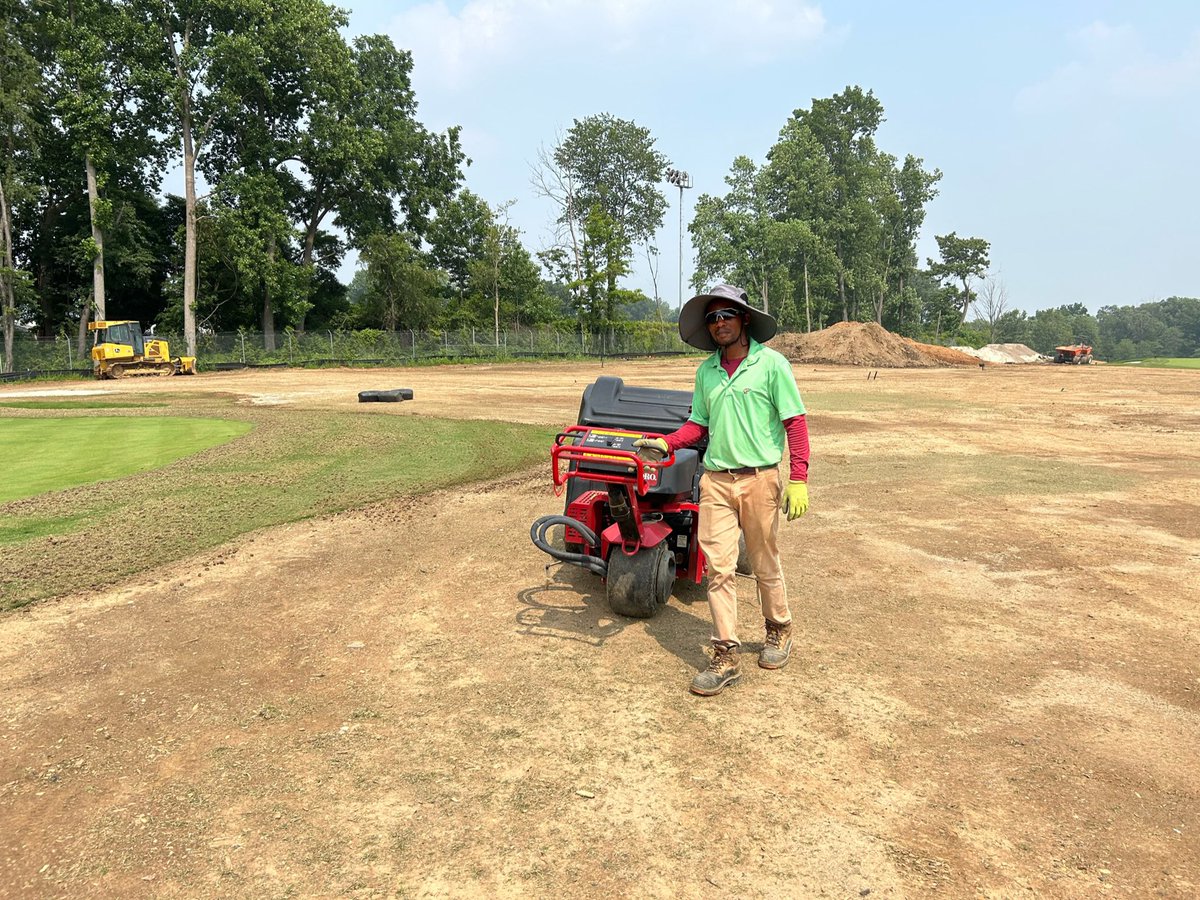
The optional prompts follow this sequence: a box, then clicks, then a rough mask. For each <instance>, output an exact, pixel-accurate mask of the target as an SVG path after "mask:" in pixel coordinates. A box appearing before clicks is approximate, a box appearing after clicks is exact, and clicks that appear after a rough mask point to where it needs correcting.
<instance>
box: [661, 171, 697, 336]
mask: <svg viewBox="0 0 1200 900" xmlns="http://www.w3.org/2000/svg"><path fill="white" fill-rule="evenodd" d="M667 184H673V185H675V186H676V187H677V188H679V310H680V312H682V311H683V189H684V188H690V187H691V186H692V176H691V175H689V174H688V173H687V172H683V171H680V170H679V169H667Z"/></svg>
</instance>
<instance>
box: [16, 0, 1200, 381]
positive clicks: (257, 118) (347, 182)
mask: <svg viewBox="0 0 1200 900" xmlns="http://www.w3.org/2000/svg"><path fill="white" fill-rule="evenodd" d="M346 25H347V15H346V13H345V11H343V10H340V9H338V8H337V7H334V6H332V5H330V4H328V3H325V2H323V0H275V2H273V3H270V4H264V3H261V2H260V0H0V310H2V316H0V318H2V320H3V331H4V340H5V366H6V368H7V369H11V368H12V341H13V335H14V331H15V330H16V328H17V327H18V325H20V326H22V327H27V328H30V329H32V330H34V331H36V332H37V333H39V334H41V335H43V336H52V335H63V334H67V333H71V334H73V335H74V336H75V339H76V340H78V342H79V344H80V345H81V349H82V344H83V342H84V338H85V336H86V328H87V323H88V322H89V321H90V320H93V319H99V318H104V317H110V318H128V319H136V320H139V321H141V322H143V323H146V324H151V323H153V324H156V325H158V326H160V327H161V329H163V330H166V331H170V332H172V333H180V334H183V335H184V340H185V342H186V345H187V350H188V352H193V351H194V348H195V345H196V335H197V332H198V331H199V332H226V331H237V330H244V331H255V332H261V333H262V335H263V342H264V349H265V350H267V351H271V350H273V349H274V348H275V346H276V340H277V337H276V336H277V333H278V332H279V331H280V330H281V329H291V330H292V331H294V332H304V331H305V330H306V329H312V330H326V329H338V330H353V329H361V328H377V329H383V330H388V331H391V330H396V329H414V330H429V329H437V328H471V329H478V330H483V331H490V332H491V333H492V334H493V335H494V336H495V339H496V341H497V342H498V341H499V340H500V333H501V327H502V324H510V323H511V324H519V325H538V324H543V323H557V324H559V325H570V326H572V327H576V328H578V329H579V330H580V331H581V332H590V333H599V332H601V331H602V330H604V329H612V328H613V327H614V326H620V325H621V323H623V322H630V321H636V320H647V319H658V320H662V321H666V320H669V319H670V318H672V317H673V316H674V315H675V310H674V309H673V308H672V306H671V305H669V304H666V303H664V302H662V300H661V298H660V297H659V291H658V272H659V267H658V263H659V252H658V248H657V246H656V245H655V235H656V234H657V233H658V232H659V230H660V229H661V228H662V225H663V220H664V214H665V212H666V209H667V206H668V201H667V197H666V195H665V193H664V174H665V173H666V171H667V169H668V167H669V166H670V159H669V158H668V156H667V155H666V154H665V153H663V152H662V151H661V150H659V149H658V147H657V146H656V140H655V138H654V136H653V135H652V133H651V132H650V130H649V129H648V128H646V127H644V126H641V125H639V124H637V123H636V122H633V121H629V120H625V119H621V118H619V117H616V116H614V115H611V114H609V113H601V114H597V115H590V116H586V117H584V118H580V119H576V120H574V121H573V122H572V124H571V126H570V127H569V128H568V129H566V131H565V132H564V133H563V134H561V135H558V136H556V139H555V140H554V142H553V143H552V144H551V145H550V146H548V147H542V148H541V149H540V150H538V151H537V158H536V161H535V163H534V164H533V166H532V167H531V182H532V189H533V191H534V193H536V194H537V195H539V196H540V197H542V198H545V199H547V200H548V201H550V205H551V208H552V209H553V210H554V212H553V215H554V221H553V223H552V224H553V226H554V228H553V231H554V237H553V239H552V240H551V241H550V244H549V246H544V247H541V248H538V249H537V250H536V251H533V252H531V251H530V250H529V249H528V248H527V247H526V246H525V245H524V243H523V241H522V236H521V234H520V232H519V231H518V230H517V229H516V228H515V227H513V226H512V225H511V224H509V211H510V207H511V201H510V202H509V203H500V204H490V203H488V202H487V201H486V200H484V199H483V198H482V197H480V196H478V195H476V194H475V193H473V192H471V191H470V190H469V188H468V187H467V186H466V178H465V174H464V173H465V171H466V170H467V168H468V167H469V164H470V160H468V159H467V158H466V156H465V154H464V152H463V149H462V147H461V144H460V140H459V129H458V128H457V127H452V128H449V129H447V130H446V131H444V132H441V133H435V132H433V131H431V130H430V129H428V128H426V127H425V126H424V125H423V124H422V123H421V122H420V120H419V119H418V116H417V99H416V96H415V93H414V91H413V88H412V84H411V74H412V67H413V61H412V57H411V54H410V53H409V52H408V51H406V50H403V49H400V48H397V47H396V46H395V45H394V44H393V42H392V41H391V39H390V38H388V37H386V36H384V35H367V36H359V37H355V38H353V39H347V38H345V37H344V36H343V32H344V30H345V27H346ZM883 121H884V110H883V106H882V103H881V102H880V101H879V100H878V99H877V98H876V97H875V96H874V94H873V93H872V92H871V91H864V90H863V89H862V88H859V87H855V86H851V87H847V88H846V89H845V90H844V91H843V92H841V93H839V94H836V95H834V96H833V97H829V98H823V99H814V100H813V101H812V103H811V105H810V106H809V107H806V108H801V109H797V110H795V111H794V112H793V114H792V115H791V117H790V118H788V119H787V120H786V121H785V122H784V124H783V127H782V129H781V130H780V133H779V137H778V140H777V141H776V143H775V144H774V145H773V146H772V147H771V148H770V149H769V150H768V152H767V153H766V158H765V161H763V162H762V163H761V164H760V163H756V162H754V161H753V160H752V159H751V158H750V157H748V156H739V157H738V158H737V159H735V160H734V161H733V163H732V166H731V169H730V172H729V175H728V176H727V177H726V179H725V183H726V187H727V190H726V192H725V193H723V194H709V193H705V194H702V195H701V196H700V197H699V198H698V200H697V203H696V207H695V216H694V219H693V221H692V223H691V225H690V226H689V232H690V235H691V239H692V244H693V249H694V253H695V263H696V265H695V274H694V278H693V286H694V287H696V288H697V289H700V288H703V287H705V286H706V285H708V284H711V283H712V282H714V281H717V280H727V281H732V282H734V283H739V284H743V285H745V286H746V287H747V288H748V289H750V290H751V291H752V292H753V293H754V294H755V295H756V296H758V297H760V298H761V301H762V303H763V305H764V306H765V307H766V308H767V310H768V311H769V312H771V313H772V314H773V315H775V316H776V317H777V318H778V319H779V320H780V321H781V323H782V324H783V326H784V327H785V328H791V329H796V330H801V329H803V330H812V329H816V328H821V327H825V326H827V325H829V324H831V323H832V322H835V321H841V320H858V321H876V322H879V323H880V324H882V325H884V326H885V327H887V328H889V329H890V330H893V331H896V332H899V333H902V334H906V335H911V336H914V337H923V338H925V339H928V340H935V341H938V342H941V343H951V342H955V341H958V342H964V343H965V342H970V341H972V340H973V339H974V338H978V337H980V336H982V334H983V333H984V332H985V331H986V332H987V333H988V334H989V335H996V334H999V335H1002V336H1008V337H1012V339H1013V340H1022V341H1023V342H1026V343H1031V344H1033V345H1035V346H1036V345H1037V344H1038V343H1039V342H1041V341H1042V336H1043V334H1050V333H1052V332H1053V333H1055V334H1059V333H1062V332H1063V331H1064V329H1065V330H1066V331H1078V332H1080V333H1079V334H1078V335H1073V337H1078V336H1082V335H1084V334H1085V333H1086V334H1091V333H1092V332H1089V331H1087V329H1086V328H1085V327H1084V325H1085V323H1083V322H1082V320H1080V321H1078V322H1077V321H1076V320H1077V319H1079V316H1078V314H1077V312H1061V314H1059V313H1054V312H1053V311H1043V313H1039V314H1037V315H1036V316H1033V317H1025V316H1024V314H1023V313H1022V314H1019V315H1018V314H1015V313H1012V312H1011V311H1009V310H1007V309H1006V304H1007V298H1006V296H1005V292H1004V288H1003V285H1002V284H1000V283H999V282H998V281H997V280H996V279H994V278H992V277H990V276H989V271H988V269H989V266H990V260H989V258H988V255H989V251H990V246H989V243H988V242H987V241H986V240H984V239H982V238H979V237H973V236H960V235H959V234H958V233H957V232H951V233H949V234H944V235H936V236H935V237H936V242H937V246H938V251H939V253H938V258H937V259H926V260H925V261H924V264H923V265H922V261H921V260H920V259H919V258H918V255H917V251H916V246H917V239H918V237H919V233H920V230H921V227H922V225H923V223H924V219H925V209H926V206H927V204H928V203H929V202H930V201H931V200H933V199H934V198H935V197H936V196H937V186H938V184H939V182H940V180H941V177H942V174H941V172H940V171H939V170H938V169H936V168H930V167H927V166H926V164H925V162H924V160H923V159H922V158H920V157H918V156H915V155H913V154H907V155H905V156H904V157H903V159H902V160H901V158H900V157H898V156H894V155H892V154H890V153H888V152H886V151H884V150H883V149H881V148H880V147H879V146H877V143H876V136H877V132H878V129H879V127H880V125H881V124H882V123H883ZM175 170H177V171H179V172H181V173H182V176H183V184H184V191H183V195H182V196H174V195H171V194H166V195H164V194H163V190H162V188H163V183H164V176H165V174H166V173H167V172H168V171H175ZM351 251H353V252H355V253H356V254H357V256H358V258H359V261H360V268H359V271H358V273H357V275H356V276H355V278H354V279H353V281H352V282H351V283H350V284H349V285H343V284H341V283H340V282H339V280H338V278H337V272H338V270H339V268H340V267H341V265H342V262H343V260H344V258H345V256H346V254H347V253H348V252H351ZM639 260H640V261H641V264H642V265H643V268H644V271H647V272H648V273H649V277H650V284H651V289H650V291H649V292H648V293H647V292H645V291H641V290H633V289H630V288H629V287H628V286H627V284H628V276H629V275H630V272H631V271H632V270H633V267H634V264H635V261H639ZM1164 302H1165V303H1172V302H1174V301H1164ZM1188 302H1189V301H1182V300H1181V301H1179V304H1183V305H1184V306H1186V304H1187V303H1188ZM1176 305H1178V304H1176ZM1172 308H1174V307H1172ZM1065 309H1067V308H1065V307H1064V310H1065ZM1138 309H1142V307H1139V308H1138ZM973 312H974V318H972V313H973ZM981 315H982V318H980V316H981ZM1084 315H1086V310H1085V311H1084ZM1156 315H1157V314H1156V313H1145V314H1138V315H1133V314H1132V313H1130V314H1126V313H1125V312H1121V311H1117V310H1107V311H1106V310H1102V311H1101V314H1100V316H1098V317H1096V319H1094V320H1093V329H1094V330H1095V332H1096V335H1097V340H1101V341H1107V340H1108V339H1107V338H1101V337H1100V335H1101V334H1103V333H1104V327H1105V326H1103V323H1104V322H1106V321H1107V322H1112V323H1117V322H1118V321H1119V322H1125V321H1126V320H1129V321H1134V320H1137V321H1142V320H1145V319H1146V317H1147V316H1149V320H1153V321H1156V322H1157V321H1158V318H1156ZM1172 315H1174V314H1172ZM1181 315H1182V314H1181ZM1056 316H1057V317H1056ZM1168 318H1170V317H1168ZM1179 318H1180V317H1179V316H1176V319H1179ZM1176 319H1170V321H1167V319H1163V329H1159V330H1157V331H1156V330H1153V329H1150V328H1149V326H1145V325H1140V326H1137V327H1134V326H1129V327H1128V328H1126V327H1125V326H1123V325H1122V326H1121V328H1123V329H1124V330H1122V331H1121V333H1120V336H1115V335H1117V332H1118V330H1120V329H1117V326H1116V325H1115V324H1114V325H1113V329H1115V330H1113V331H1112V334H1113V335H1114V338H1113V340H1112V346H1113V347H1117V346H1120V347H1121V348H1122V351H1121V352H1132V350H1131V349H1130V348H1131V347H1132V348H1139V347H1143V346H1145V347H1149V346H1151V345H1152V344H1153V345H1154V346H1160V345H1161V346H1163V347H1168V346H1170V347H1175V346H1181V347H1182V346H1189V345H1188V341H1189V340H1191V338H1189V337H1187V336H1188V335H1191V334H1192V333H1193V332H1191V331H1189V327H1190V326H1189V325H1188V324H1187V322H1186V321H1183V319H1186V316H1183V317H1182V319H1180V321H1176ZM1147 321H1148V320H1147ZM1189 321H1190V320H1189ZM1028 335H1034V336H1031V337H1029V339H1028V340H1024V337H1026V336H1028ZM1122 341H1127V343H1122ZM1155 341H1157V342H1158V343H1157V344H1155V343H1154V342H1155ZM1193 345H1194V342H1193ZM1039 349H1040V348H1039Z"/></svg>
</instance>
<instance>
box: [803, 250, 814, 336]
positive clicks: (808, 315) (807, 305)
mask: <svg viewBox="0 0 1200 900" xmlns="http://www.w3.org/2000/svg"><path fill="white" fill-rule="evenodd" d="M804 328H805V330H806V331H809V332H811V331H812V304H811V302H810V300H809V296H808V258H807V257H805V259H804Z"/></svg>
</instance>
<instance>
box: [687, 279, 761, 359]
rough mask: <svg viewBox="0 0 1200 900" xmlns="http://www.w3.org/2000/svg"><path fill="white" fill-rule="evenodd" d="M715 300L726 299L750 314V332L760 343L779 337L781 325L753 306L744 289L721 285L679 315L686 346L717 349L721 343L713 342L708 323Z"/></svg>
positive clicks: (693, 299) (699, 297)
mask: <svg viewBox="0 0 1200 900" xmlns="http://www.w3.org/2000/svg"><path fill="white" fill-rule="evenodd" d="M713 300H723V301H725V302H726V303H728V304H729V306H731V307H733V308H735V309H738V310H741V311H742V312H746V313H749V314H750V324H749V325H748V326H747V329H746V330H747V331H749V332H750V337H752V338H754V339H755V340H756V341H758V342H759V343H760V344H763V343H766V342H767V341H769V340H770V339H771V338H773V337H775V333H776V332H777V331H778V330H779V326H778V325H777V324H776V322H775V318H774V317H773V316H770V315H768V314H767V313H765V312H763V311H762V310H760V309H755V308H754V307H753V306H751V305H750V298H749V297H747V296H746V292H745V291H744V290H742V289H741V288H740V287H736V286H734V285H732V284H718V285H715V286H714V287H711V288H709V290H708V293H707V294H697V295H696V296H695V297H693V298H692V299H691V300H689V301H688V302H687V303H685V304H684V305H683V309H682V310H680V312H679V336H680V337H681V338H682V339H683V341H684V343H685V344H690V345H691V346H693V347H696V348H697V349H699V350H716V349H717V342H716V341H714V340H713V338H712V334H711V333H710V332H709V330H708V324H707V323H706V322H705V321H704V316H705V313H706V311H707V309H708V304H709V303H711V302H712V301H713Z"/></svg>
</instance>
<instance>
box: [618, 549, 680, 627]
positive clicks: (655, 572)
mask: <svg viewBox="0 0 1200 900" xmlns="http://www.w3.org/2000/svg"><path fill="white" fill-rule="evenodd" d="M674 586H675V557H674V555H673V554H672V553H671V551H670V549H669V548H668V547H667V542H666V541H660V542H659V543H657V544H655V545H654V546H653V547H644V548H642V549H641V550H639V551H638V552H637V553H635V554H633V555H632V556H627V555H626V554H624V553H622V552H621V548H620V547H614V548H613V551H612V553H610V554H609V556H608V606H609V609H611V610H612V611H613V612H615V613H616V614H617V615H619V616H629V617H630V618H632V619H649V618H650V617H651V616H653V615H654V614H655V613H657V612H658V611H659V610H660V609H662V608H663V606H665V605H666V603H667V600H668V598H670V596H671V588H673V587H674Z"/></svg>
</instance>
